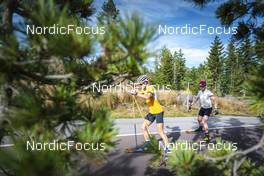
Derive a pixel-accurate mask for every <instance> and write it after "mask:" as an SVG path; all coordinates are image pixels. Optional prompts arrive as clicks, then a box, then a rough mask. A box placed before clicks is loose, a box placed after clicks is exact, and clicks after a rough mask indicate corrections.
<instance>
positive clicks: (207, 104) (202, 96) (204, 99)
mask: <svg viewBox="0 0 264 176" xmlns="http://www.w3.org/2000/svg"><path fill="white" fill-rule="evenodd" d="M213 95H214V94H213V93H212V92H211V91H210V90H207V89H205V90H204V91H201V90H200V91H199V92H198V94H197V97H198V98H199V100H200V104H201V107H202V108H211V107H212V101H211V97H212V96H213Z"/></svg>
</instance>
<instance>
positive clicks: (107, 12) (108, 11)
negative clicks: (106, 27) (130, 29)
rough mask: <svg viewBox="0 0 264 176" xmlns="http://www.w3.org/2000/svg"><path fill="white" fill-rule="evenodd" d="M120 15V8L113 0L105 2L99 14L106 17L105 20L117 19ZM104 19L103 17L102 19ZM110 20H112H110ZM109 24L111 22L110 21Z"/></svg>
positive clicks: (100, 16)
mask: <svg viewBox="0 0 264 176" xmlns="http://www.w3.org/2000/svg"><path fill="white" fill-rule="evenodd" d="M118 16H119V10H118V9H117V8H116V5H115V3H114V1H113V0H107V2H104V3H103V6H102V12H101V13H100V15H99V17H98V18H99V19H100V18H105V20H117V19H118ZM101 20H103V19H101ZM108 22H110V21H108ZM108 24H109V23H108Z"/></svg>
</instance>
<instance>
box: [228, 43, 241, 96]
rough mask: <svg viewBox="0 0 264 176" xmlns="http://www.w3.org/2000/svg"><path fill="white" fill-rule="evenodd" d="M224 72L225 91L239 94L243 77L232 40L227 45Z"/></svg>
mask: <svg viewBox="0 0 264 176" xmlns="http://www.w3.org/2000/svg"><path fill="white" fill-rule="evenodd" d="M224 74H225V80H226V93H227V94H232V95H237V94H239V92H240V91H241V84H242V82H243V78H242V77H241V65H240V62H239V57H238V51H237V48H236V46H235V43H234V40H231V41H230V42H229V44H228V47H227V52H226V58H225V65H224Z"/></svg>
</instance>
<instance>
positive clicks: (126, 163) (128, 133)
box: [83, 116, 264, 176]
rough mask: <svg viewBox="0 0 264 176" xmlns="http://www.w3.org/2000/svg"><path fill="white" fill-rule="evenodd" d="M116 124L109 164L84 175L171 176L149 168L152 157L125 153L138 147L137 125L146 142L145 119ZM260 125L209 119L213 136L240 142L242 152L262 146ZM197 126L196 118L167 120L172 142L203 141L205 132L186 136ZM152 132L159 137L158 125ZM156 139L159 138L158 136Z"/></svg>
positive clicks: (250, 120)
mask: <svg viewBox="0 0 264 176" xmlns="http://www.w3.org/2000/svg"><path fill="white" fill-rule="evenodd" d="M115 123H116V128H118V130H119V134H118V142H117V146H116V149H115V150H114V151H113V152H111V153H110V154H109V155H108V157H107V162H106V163H103V164H101V165H100V166H99V167H98V166H96V167H90V168H85V167H84V170H83V173H87V172H88V169H89V173H92V175H96V176H105V175H107V176H141V175H142V176H143V175H159V176H160V175H166V176H168V175H171V173H170V172H169V170H168V169H167V168H165V167H161V168H156V169H153V168H151V167H149V162H150V159H151V158H152V155H150V154H142V153H136V154H135V153H126V152H125V149H126V148H128V147H135V135H134V124H136V129H137V141H138V144H139V145H140V144H142V143H143V141H144V140H143V136H142V133H141V130H140V127H141V123H142V119H136V120H134V119H118V120H116V121H115ZM260 124H261V122H260V120H259V119H258V118H255V117H234V116H225V117H212V118H210V120H209V128H210V136H211V137H213V138H214V137H221V138H222V139H223V140H228V141H231V142H236V143H237V146H238V148H239V149H246V148H249V147H251V146H252V145H254V144H256V143H258V141H259V139H260V137H261V136H262V127H261V126H260ZM196 127H197V122H196V118H195V117H190V118H189V117H183V118H165V131H166V132H167V135H168V137H169V140H170V142H175V141H177V140H188V141H195V140H197V139H199V138H201V137H202V134H201V133H198V134H197V133H194V132H192V133H186V130H189V129H194V128H196ZM150 133H152V134H155V123H154V124H152V126H151V127H150ZM156 136H157V138H159V136H158V135H156ZM263 156H264V150H259V151H257V152H255V153H252V154H250V156H249V157H251V158H252V159H253V160H255V161H257V162H261V163H263V162H264V160H263ZM86 171H87V172H86ZM84 175H86V174H84Z"/></svg>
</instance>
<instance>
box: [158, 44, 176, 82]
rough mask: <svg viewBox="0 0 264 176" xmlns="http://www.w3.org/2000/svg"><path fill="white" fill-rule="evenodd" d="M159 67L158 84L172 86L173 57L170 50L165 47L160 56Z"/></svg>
mask: <svg viewBox="0 0 264 176" xmlns="http://www.w3.org/2000/svg"><path fill="white" fill-rule="evenodd" d="M158 60H159V63H158V64H159V66H157V68H158V70H156V74H157V75H158V79H159V81H158V83H159V84H161V85H166V84H167V85H172V84H173V56H172V54H171V52H170V50H169V49H167V48H166V47H164V48H163V49H162V50H161V53H160V55H159V59H158Z"/></svg>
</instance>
